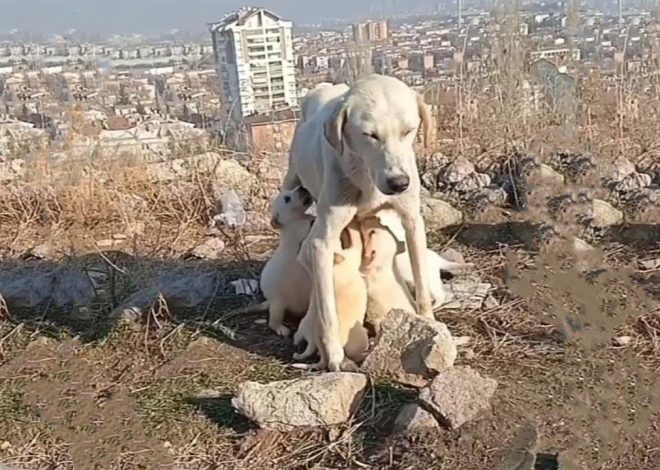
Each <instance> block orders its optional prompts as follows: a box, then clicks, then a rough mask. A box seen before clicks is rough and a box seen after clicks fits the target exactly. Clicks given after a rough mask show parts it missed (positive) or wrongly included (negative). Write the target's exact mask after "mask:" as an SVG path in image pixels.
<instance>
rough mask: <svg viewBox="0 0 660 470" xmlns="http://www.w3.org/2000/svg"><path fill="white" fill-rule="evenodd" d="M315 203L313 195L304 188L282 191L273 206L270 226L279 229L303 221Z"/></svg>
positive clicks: (274, 200)
mask: <svg viewBox="0 0 660 470" xmlns="http://www.w3.org/2000/svg"><path fill="white" fill-rule="evenodd" d="M313 202H314V199H313V198H312V195H311V194H310V193H309V191H307V190H306V189H305V188H303V187H302V186H298V187H297V188H295V189H292V190H282V191H280V193H279V194H278V195H277V196H276V197H275V199H273V203H272V205H271V210H270V224H271V225H272V226H273V227H274V228H277V229H279V228H282V227H285V226H286V225H287V224H290V223H291V222H293V221H294V220H299V219H301V218H302V217H304V215H305V211H306V210H307V209H309V208H310V207H311V205H312V203H313Z"/></svg>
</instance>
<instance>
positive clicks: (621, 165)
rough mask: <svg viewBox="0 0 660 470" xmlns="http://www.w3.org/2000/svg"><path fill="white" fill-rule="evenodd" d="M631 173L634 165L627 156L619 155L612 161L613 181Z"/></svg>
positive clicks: (633, 171)
mask: <svg viewBox="0 0 660 470" xmlns="http://www.w3.org/2000/svg"><path fill="white" fill-rule="evenodd" d="M633 173H635V165H634V164H633V163H632V162H631V161H630V160H628V159H627V158H625V157H619V158H617V159H616V160H615V161H614V171H613V172H612V179H613V180H614V181H621V180H622V179H623V178H625V177H626V176H628V175H631V174H633Z"/></svg>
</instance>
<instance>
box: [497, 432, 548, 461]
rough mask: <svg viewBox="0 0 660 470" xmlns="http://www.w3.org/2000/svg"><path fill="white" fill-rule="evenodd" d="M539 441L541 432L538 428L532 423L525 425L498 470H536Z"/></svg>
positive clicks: (517, 434) (514, 439)
mask: <svg viewBox="0 0 660 470" xmlns="http://www.w3.org/2000/svg"><path fill="white" fill-rule="evenodd" d="M538 440H539V432H538V429H537V428H536V426H534V425H532V424H531V423H526V424H523V425H522V426H521V427H520V428H519V430H518V432H517V433H516V436H515V437H514V438H513V441H512V442H511V445H510V446H509V447H510V449H509V451H508V453H507V455H506V456H505V457H504V458H503V459H502V461H501V462H500V463H499V465H498V466H497V470H534V466H535V465H536V451H537V448H538Z"/></svg>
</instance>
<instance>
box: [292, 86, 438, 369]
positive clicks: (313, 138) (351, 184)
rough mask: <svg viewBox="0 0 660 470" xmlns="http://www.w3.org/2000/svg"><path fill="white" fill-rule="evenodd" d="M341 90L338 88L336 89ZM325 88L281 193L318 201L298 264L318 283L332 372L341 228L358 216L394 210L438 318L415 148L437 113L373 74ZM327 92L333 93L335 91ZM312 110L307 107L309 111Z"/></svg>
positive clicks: (422, 296) (420, 287)
mask: <svg viewBox="0 0 660 470" xmlns="http://www.w3.org/2000/svg"><path fill="white" fill-rule="evenodd" d="M338 86H339V85H338ZM339 87H340V88H337V86H335V87H323V88H321V90H319V93H320V91H323V95H324V96H323V97H321V96H319V94H316V95H314V96H315V98H313V99H314V100H315V103H314V108H315V109H316V112H314V113H313V114H311V113H310V114H309V115H306V116H305V121H304V122H301V124H300V125H299V126H298V127H297V128H296V132H295V133H294V137H293V142H292V146H291V151H290V155H289V168H288V172H287V175H286V177H285V179H284V183H283V188H284V189H293V188H295V187H296V186H299V185H302V186H303V187H305V188H306V189H307V190H309V192H310V193H311V194H312V196H313V197H314V199H315V200H316V202H317V218H316V221H315V222H314V225H313V226H312V230H311V232H310V235H309V236H308V237H307V239H306V240H305V242H304V243H303V247H302V249H301V252H300V254H299V257H298V259H299V260H300V261H301V264H303V265H304V266H305V267H306V268H307V269H308V270H309V271H310V272H311V273H312V277H313V278H314V282H313V283H312V289H313V294H314V300H315V302H318V304H317V305H315V308H316V310H317V311H318V312H319V322H320V327H321V331H322V338H321V346H322V353H323V354H324V355H325V357H326V358H327V360H328V369H329V370H331V371H338V370H341V367H342V363H344V357H345V356H344V350H343V348H342V347H341V341H340V335H339V325H338V319H337V306H336V303H335V296H334V287H333V281H332V273H333V253H335V252H336V251H337V247H336V244H337V243H338V240H339V235H340V233H341V231H342V230H343V229H344V228H345V227H346V226H347V225H348V224H349V222H350V221H351V220H353V218H354V217H355V216H356V215H357V217H358V218H360V219H361V218H364V217H365V216H368V215H370V214H372V213H375V212H376V211H378V210H379V209H383V208H387V207H389V208H392V209H393V210H395V211H396V213H397V214H398V215H399V216H400V218H401V221H402V223H403V226H404V229H405V233H406V244H407V247H408V249H409V254H410V262H411V266H412V271H413V277H414V281H415V282H414V284H415V291H416V292H417V296H416V302H417V312H418V313H419V314H422V315H425V316H429V317H431V316H432V315H433V311H432V304H431V295H430V292H429V286H428V281H427V279H426V276H425V275H424V269H423V256H424V254H425V252H426V232H425V229H424V221H423V219H422V216H421V211H420V181H419V172H418V169H417V165H416V161H415V154H414V151H413V143H414V141H415V136H416V135H417V131H418V129H419V127H420V124H422V125H423V128H424V136H425V142H426V141H427V138H428V135H429V133H430V130H431V120H432V119H431V115H430V111H429V109H428V107H427V106H426V104H424V101H423V99H422V98H421V97H420V96H419V95H418V94H416V93H415V92H414V91H413V90H412V89H410V88H409V87H408V86H406V85H405V84H404V83H403V82H401V81H400V80H398V79H396V78H392V77H386V76H381V75H370V76H368V77H365V78H363V79H360V80H358V81H356V82H355V83H354V84H353V85H352V86H351V87H350V89H349V90H348V91H345V92H343V91H342V90H344V89H345V87H341V86H339ZM328 90H334V91H333V93H330V92H329V91H328ZM308 111H309V109H308Z"/></svg>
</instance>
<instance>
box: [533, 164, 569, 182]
mask: <svg viewBox="0 0 660 470" xmlns="http://www.w3.org/2000/svg"><path fill="white" fill-rule="evenodd" d="M538 171H539V178H540V179H541V181H543V182H544V183H549V184H564V183H565V182H566V178H565V177H564V175H562V174H561V173H559V172H558V171H555V170H554V168H552V167H551V166H549V165H546V164H545V163H541V164H540V165H539V169H538Z"/></svg>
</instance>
